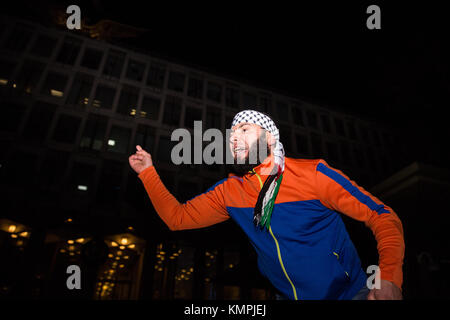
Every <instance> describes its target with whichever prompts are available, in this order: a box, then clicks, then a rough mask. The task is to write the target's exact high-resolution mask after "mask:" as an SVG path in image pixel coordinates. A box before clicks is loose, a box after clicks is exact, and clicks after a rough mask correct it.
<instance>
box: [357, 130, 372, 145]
mask: <svg viewBox="0 0 450 320" xmlns="http://www.w3.org/2000/svg"><path fill="white" fill-rule="evenodd" d="M359 132H360V133H361V140H362V142H364V143H367V144H370V139H369V130H368V128H367V127H366V126H360V127H359Z"/></svg>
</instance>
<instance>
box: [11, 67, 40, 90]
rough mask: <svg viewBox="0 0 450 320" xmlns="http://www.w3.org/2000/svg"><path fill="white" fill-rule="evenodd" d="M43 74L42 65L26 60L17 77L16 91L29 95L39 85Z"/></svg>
mask: <svg viewBox="0 0 450 320" xmlns="http://www.w3.org/2000/svg"><path fill="white" fill-rule="evenodd" d="M43 72H44V64H42V63H40V62H37V61H33V60H26V61H25V62H24V63H23V65H22V68H21V69H20V71H19V74H18V76H17V90H20V91H22V92H24V93H27V94H31V93H32V92H33V90H34V89H35V88H36V86H37V84H38V83H39V80H40V78H41V76H42V73H43Z"/></svg>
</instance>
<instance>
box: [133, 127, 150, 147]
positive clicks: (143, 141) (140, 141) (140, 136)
mask: <svg viewBox="0 0 450 320" xmlns="http://www.w3.org/2000/svg"><path fill="white" fill-rule="evenodd" d="M155 136H156V135H155V128H152V127H150V126H147V125H143V124H140V125H138V127H137V131H136V140H135V144H134V146H133V148H134V147H135V146H136V145H140V146H141V147H142V149H144V150H146V151H147V152H150V153H152V152H153V148H154V147H155Z"/></svg>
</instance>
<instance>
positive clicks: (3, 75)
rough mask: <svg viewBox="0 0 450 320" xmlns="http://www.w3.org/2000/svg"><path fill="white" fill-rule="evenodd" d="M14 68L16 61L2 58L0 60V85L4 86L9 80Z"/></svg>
mask: <svg viewBox="0 0 450 320" xmlns="http://www.w3.org/2000/svg"><path fill="white" fill-rule="evenodd" d="M15 68H16V62H14V61H8V60H3V59H1V60H0V80H1V82H0V85H2V86H4V85H6V84H7V83H8V81H9V80H11V77H12V75H13V72H14V69H15Z"/></svg>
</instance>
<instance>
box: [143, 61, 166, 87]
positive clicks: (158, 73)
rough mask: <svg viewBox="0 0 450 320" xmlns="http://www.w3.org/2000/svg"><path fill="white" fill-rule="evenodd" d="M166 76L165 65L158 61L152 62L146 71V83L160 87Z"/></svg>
mask: <svg viewBox="0 0 450 320" xmlns="http://www.w3.org/2000/svg"><path fill="white" fill-rule="evenodd" d="M165 77H166V66H164V65H161V64H159V63H152V64H151V65H150V69H149V71H148V76H147V85H149V86H151V87H155V88H158V89H161V88H162V87H163V85H164V79H165Z"/></svg>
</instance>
